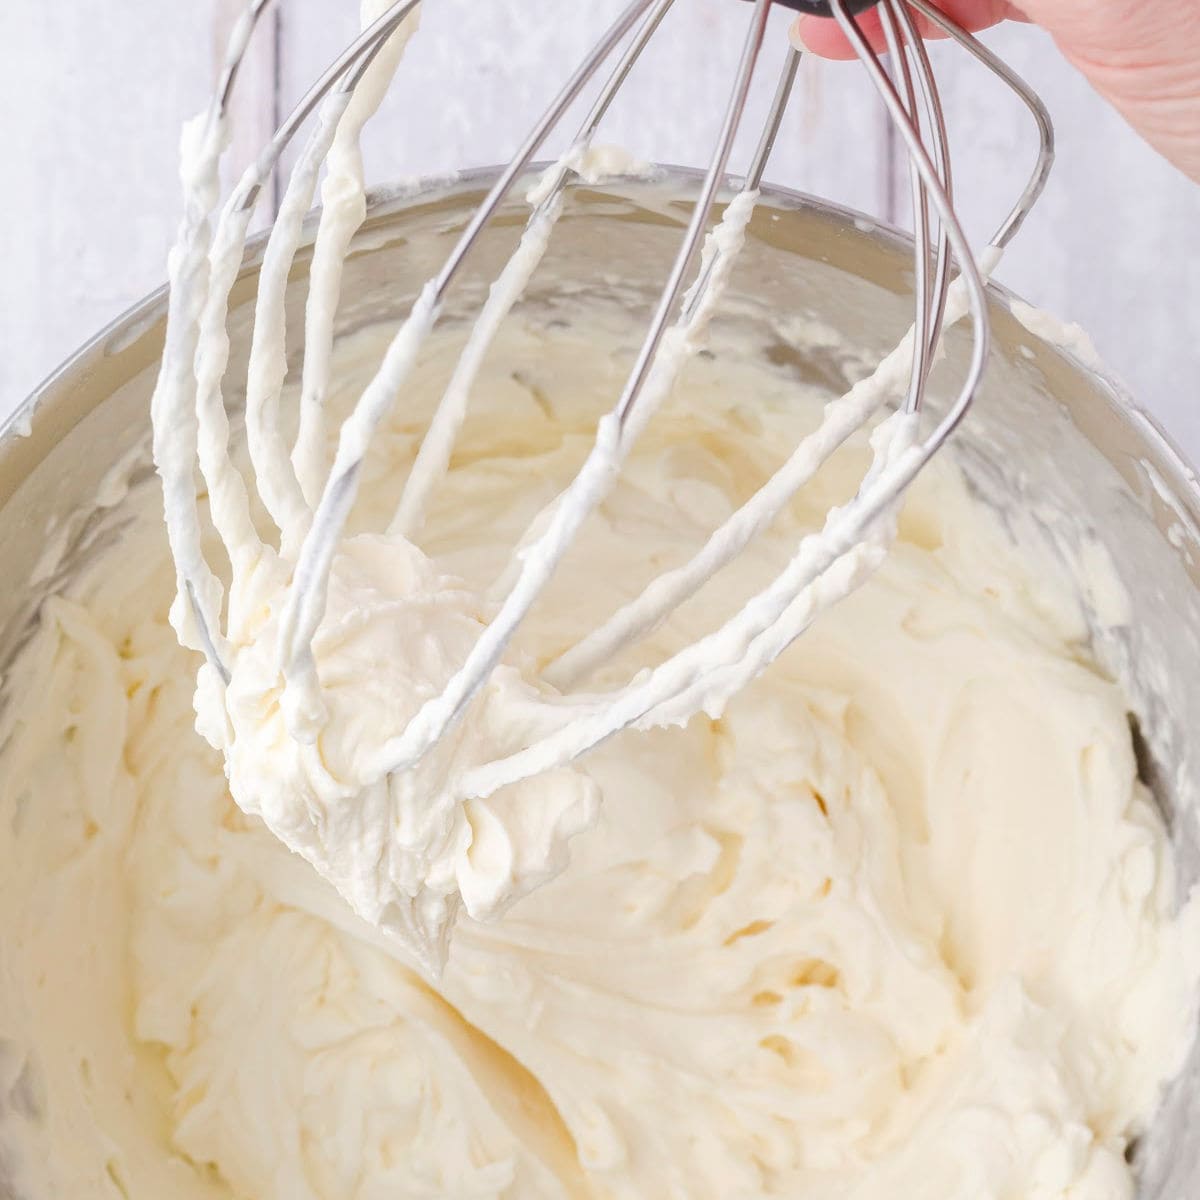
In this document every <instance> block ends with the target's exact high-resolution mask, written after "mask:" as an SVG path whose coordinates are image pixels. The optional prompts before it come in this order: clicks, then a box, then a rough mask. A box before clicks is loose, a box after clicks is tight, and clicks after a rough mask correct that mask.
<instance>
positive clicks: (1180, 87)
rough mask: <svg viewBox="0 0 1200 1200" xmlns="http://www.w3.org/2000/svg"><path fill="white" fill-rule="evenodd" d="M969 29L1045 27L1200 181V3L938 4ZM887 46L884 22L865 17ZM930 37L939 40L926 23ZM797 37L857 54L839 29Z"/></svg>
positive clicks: (824, 49)
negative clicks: (1012, 24) (1006, 24)
mask: <svg viewBox="0 0 1200 1200" xmlns="http://www.w3.org/2000/svg"><path fill="white" fill-rule="evenodd" d="M937 3H938V6H939V7H940V8H941V9H942V10H943V11H944V12H945V13H946V15H947V16H948V17H950V18H952V19H953V20H955V21H957V22H958V23H959V24H960V25H962V26H963V27H964V28H966V29H970V30H972V31H977V30H980V29H986V28H988V27H989V26H991V25H995V24H997V23H998V22H1000V21H1003V20H1017V21H1031V22H1033V23H1035V24H1037V25H1040V26H1042V28H1044V29H1045V30H1046V31H1047V32H1048V33H1050V35H1051V36H1052V37H1053V38H1054V40H1055V41H1056V42H1057V43H1058V46H1059V49H1060V50H1061V51H1062V52H1063V54H1064V55H1065V56H1066V58H1067V59H1068V60H1069V61H1070V62H1071V63H1072V64H1073V65H1074V66H1076V67H1077V68H1078V69H1079V70H1080V71H1082V72H1083V74H1084V75H1085V76H1086V77H1087V78H1088V80H1089V81H1090V82H1091V84H1092V86H1093V87H1094V88H1095V89H1096V90H1097V91H1098V92H1099V93H1100V94H1101V95H1102V96H1104V97H1105V98H1106V99H1107V100H1108V101H1109V102H1110V103H1111V104H1112V105H1113V106H1114V107H1115V108H1116V109H1117V110H1118V111H1119V112H1120V113H1121V114H1122V115H1123V116H1124V117H1125V119H1126V120H1127V121H1128V122H1129V123H1130V125H1132V126H1133V127H1134V129H1136V130H1137V131H1138V132H1139V133H1140V134H1141V135H1142V136H1143V137H1144V138H1145V139H1146V140H1147V141H1148V142H1149V143H1150V144H1151V145H1152V146H1154V147H1155V148H1156V149H1157V150H1158V151H1160V152H1161V153H1162V154H1164V155H1165V156H1166V157H1167V158H1168V159H1170V160H1171V161H1172V162H1173V163H1175V164H1176V166H1178V167H1180V168H1181V169H1182V170H1183V171H1185V172H1186V173H1187V174H1188V175H1190V176H1191V177H1192V178H1193V179H1195V180H1197V181H1200V3H1196V0H1184V2H1183V3H1179V2H1175V3H1172V2H1171V0H1140V2H1139V0H1021V4H1020V6H1019V7H1018V6H1017V5H1015V4H1011V3H1007V2H1006V0H937ZM859 20H860V22H861V24H862V26H863V29H864V31H865V32H866V33H867V34H868V35H869V37H870V39H871V42H872V44H873V45H875V46H876V47H877V48H880V49H882V48H883V44H884V43H883V35H882V31H881V28H880V24H879V17H878V15H877V14H875V13H874V12H867V13H864V14H863V15H862V16H861V17H860V18H859ZM922 26H923V28H926V31H927V32H928V33H929V34H930V36H935V33H934V31H933V30H932V29H929V28H928V27H927V26H925V25H924V23H923V22H922ZM793 37H794V40H796V41H797V42H798V44H800V45H801V46H802V47H803V48H804V49H806V50H809V51H811V52H812V53H814V54H819V55H822V56H824V57H827V58H849V57H853V52H852V51H851V49H850V47H849V45H848V44H847V42H846V39H845V38H844V37H843V35H842V33H841V30H839V29H838V27H837V24H836V23H835V22H834V21H832V20H828V19H824V18H820V17H801V18H800V19H799V20H798V21H797V22H796V25H795V26H794V29H793Z"/></svg>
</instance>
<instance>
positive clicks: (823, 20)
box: [791, 0, 1026, 59]
mask: <svg viewBox="0 0 1200 1200" xmlns="http://www.w3.org/2000/svg"><path fill="white" fill-rule="evenodd" d="M938 7H939V8H940V9H941V10H942V11H943V12H944V13H945V14H946V16H947V17H949V18H950V19H951V20H952V21H954V22H955V23H956V24H958V25H961V26H962V27H963V28H964V29H967V30H969V31H970V32H972V33H977V32H978V31H979V30H981V29H988V28H990V27H991V26H992V25H996V24H998V23H999V22H1000V21H1003V20H1006V19H1014V20H1021V21H1023V20H1025V19H1026V18H1025V17H1024V16H1023V15H1022V14H1021V13H1020V12H1018V10H1017V9H1016V8H1014V6H1013V5H1012V4H1010V3H1008V2H1007V0H943V2H942V3H940V4H939V5H938ZM913 16H914V17H915V18H916V24H917V28H918V29H919V30H920V32H921V35H922V37H926V38H932V39H936V38H942V37H945V36H946V35H945V34H944V33H942V31H941V30H940V29H939V28H938V27H937V26H936V25H935V24H933V22H931V21H929V20H927V19H926V18H925V17H923V16H921V14H920V13H916V12H914V13H913ZM858 24H859V26H860V27H861V29H862V31H863V35H864V36H865V37H866V39H867V41H868V42H869V43H870V44H871V46H872V48H873V49H875V50H877V51H880V52H883V51H885V50H886V49H887V42H886V40H885V39H884V36H883V26H882V23H881V21H880V18H879V13H878V12H876V11H875V10H874V9H871V10H869V11H868V12H866V13H863V15H862V16H860V17H859V18H858ZM791 36H792V41H793V43H794V44H795V45H796V47H797V49H800V50H807V51H809V52H810V53H812V54H816V55H818V56H819V57H821V58H834V59H849V58H854V57H855V54H854V50H853V49H852V48H851V46H850V43H849V42H848V41H847V40H846V35H845V34H844V33H842V31H841V28H840V27H839V26H838V23H837V22H836V21H835V20H832V19H831V18H828V17H800V18H799V19H798V20H797V21H796V22H795V24H794V25H793V26H792V32H791Z"/></svg>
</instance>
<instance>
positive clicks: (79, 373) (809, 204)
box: [0, 161, 1200, 529]
mask: <svg viewBox="0 0 1200 1200" xmlns="http://www.w3.org/2000/svg"><path fill="white" fill-rule="evenodd" d="M552 165H553V163H550V162H542V161H539V162H535V163H532V164H531V165H530V166H529V168H528V169H527V171H526V172H525V173H524V175H523V176H522V177H521V179H525V178H530V177H533V176H536V175H538V174H540V173H541V172H543V171H545V170H546V169H547V168H549V167H550V166H552ZM503 169H504V168H503V166H500V165H492V166H481V167H473V168H470V169H468V170H463V171H458V172H452V173H448V174H441V175H438V174H433V175H427V176H422V177H420V178H419V179H415V180H412V181H406V182H401V183H391V184H383V185H380V186H378V187H374V188H371V189H370V190H369V191H368V195H367V212H366V217H365V219H364V221H363V225H362V227H361V228H362V229H367V228H368V227H370V226H371V225H373V224H378V223H383V222H385V221H386V220H387V219H388V218H391V217H394V216H396V215H397V214H399V213H401V212H403V211H404V210H405V209H407V208H411V207H413V206H414V205H415V204H418V203H428V202H431V201H438V200H446V199H450V198H452V197H453V196H454V195H456V194H458V193H466V192H470V191H478V190H480V189H481V188H482V187H483V186H484V185H487V184H489V183H491V182H494V180H495V179H496V178H497V176H498V175H499V174H500V172H501V171H502V170H503ZM704 176H705V172H704V171H702V170H700V169H699V168H696V167H688V166H678V165H673V164H659V163H656V164H652V165H651V166H650V167H649V169H648V170H643V171H639V172H637V173H631V174H625V175H614V176H612V177H606V178H605V179H604V180H603V181H602V182H601V183H599V184H598V185H596V186H599V187H601V188H608V187H612V188H616V189H619V188H620V187H621V186H626V187H630V188H634V189H635V188H636V187H637V186H638V185H642V186H645V185H646V184H648V183H650V184H655V185H659V186H661V185H662V184H664V183H665V184H671V183H678V184H679V185H681V190H683V189H687V188H694V187H696V186H697V185H698V183H699V182H700V181H701V180H702V179H703V178H704ZM520 181H521V180H520V179H519V180H518V182H517V184H516V185H514V188H513V191H514V192H516V190H517V188H519V186H520ZM739 183H740V179H739V178H738V177H737V176H728V175H727V176H726V178H725V181H724V184H723V189H722V195H723V196H727V195H728V194H729V193H730V191H731V190H732V189H735V188H736V187H737V186H738V185H739ZM760 193H761V194H760V202H765V203H766V204H767V205H769V206H772V207H775V208H782V209H786V210H793V211H801V212H806V213H809V214H811V215H814V216H817V217H819V218H821V219H822V220H825V221H826V222H828V223H829V224H831V225H832V226H834V227H835V228H837V229H838V231H839V232H843V233H846V234H847V235H849V236H856V237H860V238H870V239H874V240H876V241H878V242H882V243H884V244H885V246H886V247H887V248H890V249H892V250H895V251H902V252H906V253H908V254H911V253H912V249H913V238H912V235H911V234H909V233H908V232H906V231H905V230H903V229H901V228H899V227H898V226H896V225H894V224H892V223H891V222H888V221H885V220H882V219H880V218H878V217H875V216H872V215H871V214H869V213H864V212H862V211H860V210H858V209H854V208H851V207H849V206H847V205H843V204H838V203H835V202H833V201H829V200H825V199H822V198H820V197H818V196H814V195H812V194H810V193H807V192H803V191H800V190H798V189H795V188H790V187H786V186H784V185H782V184H775V183H765V184H763V186H762V188H761V189H760ZM510 194H511V193H510ZM320 212H321V210H320V208H319V207H315V208H313V209H312V210H311V211H310V212H309V214H308V215H307V217H306V218H305V227H304V236H305V242H307V241H309V240H310V239H311V235H312V233H313V232H314V231H315V227H316V223H317V221H318V220H319V218H320ZM270 232H271V231H270V228H267V229H263V230H261V231H260V232H258V233H256V234H254V235H253V236H252V237H251V238H249V239H248V240H247V243H246V252H245V256H244V258H243V262H242V267H241V270H240V272H239V278H241V277H242V276H244V275H246V274H247V273H252V272H253V271H255V270H257V269H258V267H259V266H260V265H261V262H262V257H263V252H264V249H265V247H266V244H267V240H268V238H269V237H270ZM303 244H304V243H303V242H302V245H303ZM986 290H987V295H988V299H989V301H990V302H991V303H993V304H997V305H998V306H999V307H1000V308H1001V309H1002V310H1003V311H1006V312H1008V313H1010V314H1012V315H1013V316H1014V317H1016V313H1015V312H1014V306H1025V305H1027V302H1026V301H1025V300H1024V299H1023V298H1022V297H1021V296H1020V295H1019V294H1018V293H1016V292H1014V291H1013V290H1012V289H1010V288H1007V287H1005V286H1004V285H1003V284H1000V283H996V282H994V281H991V280H988V281H987V283H986ZM169 291H170V285H169V284H167V283H163V284H160V285H159V286H158V287H156V288H154V289H152V290H151V291H150V292H148V293H147V294H146V295H145V296H143V297H142V298H141V299H140V300H138V301H136V302H135V303H133V304H131V305H130V306H129V307H128V308H126V309H125V310H124V311H123V312H122V313H120V314H119V315H118V316H116V317H114V318H113V319H112V320H111V321H109V322H108V323H107V324H106V325H104V326H103V327H102V328H101V329H99V330H98V331H97V332H96V333H94V334H93V335H92V336H91V337H89V338H87V339H86V340H85V341H84V342H83V343H82V344H81V345H80V346H79V347H78V348H77V349H76V350H75V351H73V352H72V353H71V354H69V355H68V356H67V357H66V358H65V359H63V361H62V362H61V363H59V365H58V366H57V367H55V368H54V369H53V370H52V371H51V372H50V373H49V374H48V375H47V376H46V377H45V378H44V379H43V380H42V382H41V383H39V384H38V385H37V386H36V387H35V388H34V389H33V390H32V391H31V392H30V393H29V394H28V395H27V396H26V397H25V399H24V400H22V401H21V402H20V403H19V404H18V405H17V406H16V407H15V408H14V409H13V410H12V412H10V413H9V414H8V415H7V416H6V417H5V418H4V420H3V421H0V471H3V470H4V469H5V468H6V467H7V465H8V460H9V458H10V453H9V452H10V451H11V449H12V446H13V443H14V442H17V441H21V442H24V441H26V440H27V439H28V438H29V437H30V436H31V435H32V433H33V431H34V427H35V423H36V422H37V419H38V415H39V412H40V411H41V410H42V409H43V408H46V407H47V406H53V405H54V403H55V400H56V398H57V397H59V396H60V395H62V394H63V393H64V392H65V391H68V390H69V389H71V388H72V387H73V386H74V385H75V384H76V383H77V382H78V381H79V380H80V379H82V378H84V377H86V376H87V375H88V374H89V373H90V372H91V371H92V370H93V369H95V368H96V367H97V366H98V365H99V364H100V363H101V362H102V361H103V360H104V359H105V358H106V357H107V356H108V355H109V354H110V352H111V349H110V348H112V347H114V346H116V347H118V348H120V347H122V346H123V345H126V344H128V343H131V342H132V341H134V340H136V338H137V337H138V336H139V335H140V334H141V333H143V332H145V331H147V330H149V329H150V328H152V327H153V326H154V325H155V324H156V323H157V322H158V321H159V320H161V319H162V318H163V317H164V315H165V314H166V310H167V299H168V295H169ZM1016 319H1018V320H1020V318H1019V317H1016ZM1022 324H1024V323H1023V322H1022ZM1029 332H1030V333H1031V335H1032V336H1034V337H1036V338H1037V339H1038V340H1039V341H1041V342H1042V343H1044V345H1045V346H1046V347H1047V348H1048V349H1049V350H1050V351H1051V352H1052V353H1053V354H1055V355H1057V356H1058V357H1060V358H1061V359H1063V360H1065V362H1066V363H1067V364H1068V365H1069V366H1070V367H1072V368H1074V370H1075V371H1077V372H1079V373H1081V374H1082V375H1084V376H1085V377H1087V378H1088V379H1090V380H1091V381H1092V382H1093V383H1094V384H1096V385H1098V386H1099V387H1100V388H1101V389H1102V390H1103V391H1105V392H1107V393H1108V396H1109V398H1110V400H1111V401H1112V402H1113V404H1114V405H1115V407H1117V408H1118V409H1120V410H1121V411H1122V413H1123V414H1124V415H1125V416H1126V417H1127V418H1128V419H1129V420H1130V421H1131V423H1133V424H1134V425H1136V426H1137V427H1138V430H1139V432H1140V433H1141V434H1142V435H1143V436H1144V437H1145V439H1146V441H1147V447H1146V448H1147V450H1150V451H1151V452H1152V453H1153V454H1154V462H1153V463H1152V465H1153V467H1154V468H1155V469H1156V470H1158V471H1159V472H1160V473H1165V475H1166V477H1167V481H1168V482H1169V483H1171V484H1172V485H1173V492H1174V494H1175V495H1176V496H1186V498H1187V501H1188V508H1189V512H1190V515H1191V517H1192V518H1193V520H1194V521H1195V523H1196V526H1197V528H1198V529H1200V476H1198V474H1197V470H1196V467H1195V465H1194V464H1193V463H1192V461H1191V459H1190V458H1189V457H1188V455H1187V454H1186V453H1185V451H1184V450H1183V448H1182V447H1181V446H1180V445H1179V443H1178V442H1177V441H1176V440H1175V437H1174V436H1173V435H1172V434H1171V433H1170V431H1169V430H1167V429H1166V428H1165V426H1164V425H1163V424H1162V422H1161V421H1160V420H1159V419H1158V418H1157V417H1156V416H1155V415H1154V414H1153V413H1151V412H1150V411H1149V410H1148V409H1147V408H1146V407H1145V406H1144V405H1143V404H1142V403H1141V402H1139V401H1138V400H1137V399H1136V397H1135V396H1134V395H1133V394H1132V392H1131V390H1130V389H1129V387H1128V386H1127V385H1126V384H1125V383H1124V381H1123V380H1121V378H1120V377H1119V376H1118V375H1117V374H1116V373H1115V372H1113V371H1112V370H1111V369H1110V368H1109V367H1108V366H1107V365H1106V364H1104V363H1103V362H1101V361H1099V360H1095V359H1093V360H1091V361H1087V360H1085V359H1083V358H1081V357H1080V355H1079V354H1078V353H1076V352H1075V350H1074V349H1073V348H1072V347H1071V346H1068V345H1064V344H1062V343H1061V342H1058V341H1055V340H1053V339H1052V338H1048V337H1046V336H1044V335H1042V334H1040V333H1037V332H1035V331H1033V330H1030V331H1029Z"/></svg>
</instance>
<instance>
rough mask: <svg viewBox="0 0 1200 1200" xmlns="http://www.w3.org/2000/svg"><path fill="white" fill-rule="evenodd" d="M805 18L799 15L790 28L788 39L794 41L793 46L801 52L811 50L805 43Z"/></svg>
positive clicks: (805, 52)
mask: <svg viewBox="0 0 1200 1200" xmlns="http://www.w3.org/2000/svg"><path fill="white" fill-rule="evenodd" d="M803 28H804V18H803V17H797V18H796V19H795V20H794V21H793V22H792V26H791V28H790V29H789V30H788V41H789V42H791V43H792V48H793V49H794V50H798V51H799V52H800V53H801V54H807V53H808V52H809V50H808V47H807V46H806V45H805V44H804V33H803Z"/></svg>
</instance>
